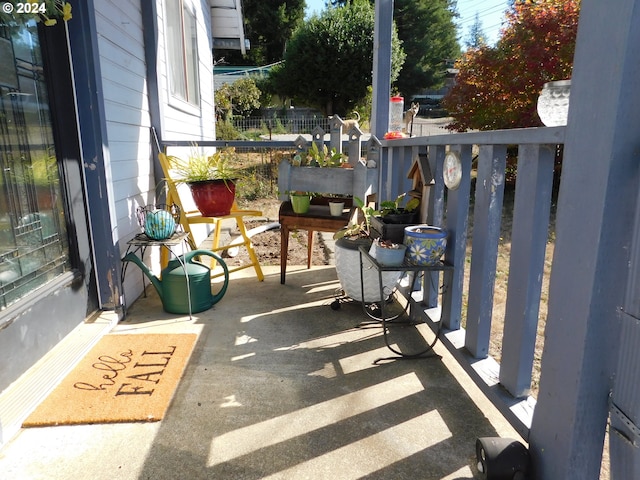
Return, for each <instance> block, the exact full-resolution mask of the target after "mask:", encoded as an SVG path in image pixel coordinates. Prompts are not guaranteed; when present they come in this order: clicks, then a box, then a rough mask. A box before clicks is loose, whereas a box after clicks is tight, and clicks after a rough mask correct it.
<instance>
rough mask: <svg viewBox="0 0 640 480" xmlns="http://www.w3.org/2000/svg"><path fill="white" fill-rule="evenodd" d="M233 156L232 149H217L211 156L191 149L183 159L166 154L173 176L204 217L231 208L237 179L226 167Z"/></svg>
mask: <svg viewBox="0 0 640 480" xmlns="http://www.w3.org/2000/svg"><path fill="white" fill-rule="evenodd" d="M234 155H235V151H234V149H224V150H218V151H217V152H215V153H214V154H213V155H206V154H204V153H201V152H198V151H197V150H195V149H194V150H193V151H192V152H191V155H189V158H187V159H186V160H183V159H181V158H178V157H170V162H171V165H172V167H173V169H174V170H175V172H176V176H177V177H178V178H179V179H180V181H181V182H184V183H186V184H187V185H189V188H190V190H191V195H192V196H193V201H194V202H195V204H196V207H197V208H198V210H199V211H200V213H202V215H204V216H205V217H221V216H224V215H229V212H230V211H231V207H232V206H233V203H234V201H235V194H236V184H235V182H236V180H237V178H238V173H237V172H236V170H235V169H234V168H232V167H231V166H230V162H231V160H232V159H233V158H234Z"/></svg>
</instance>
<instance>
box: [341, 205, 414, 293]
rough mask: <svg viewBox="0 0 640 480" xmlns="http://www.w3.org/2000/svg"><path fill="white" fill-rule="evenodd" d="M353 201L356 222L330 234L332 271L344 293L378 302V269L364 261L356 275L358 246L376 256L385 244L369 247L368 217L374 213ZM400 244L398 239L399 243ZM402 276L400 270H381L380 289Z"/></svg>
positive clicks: (384, 289) (371, 209)
mask: <svg viewBox="0 0 640 480" xmlns="http://www.w3.org/2000/svg"><path fill="white" fill-rule="evenodd" d="M353 203H354V204H355V205H356V207H357V208H358V209H359V211H360V217H361V219H360V221H356V222H352V223H350V224H349V225H347V227H345V228H343V229H342V230H339V231H338V232H336V233H335V234H334V237H333V238H334V239H335V240H336V242H335V249H336V251H335V263H336V274H337V276H338V280H339V281H340V286H341V287H342V290H343V291H344V293H345V295H347V296H348V297H350V298H352V299H354V300H356V301H361V300H362V301H364V302H365V303H374V302H380V301H382V300H383V299H381V298H380V284H379V278H378V272H377V271H376V270H375V269H373V268H370V266H369V265H367V264H366V261H365V262H364V263H363V265H362V267H363V268H362V277H361V274H360V251H359V248H360V247H365V248H367V249H369V252H370V254H371V255H372V256H373V257H374V258H376V260H377V258H378V254H377V252H376V249H377V248H386V246H387V244H380V243H378V244H377V245H376V246H373V239H372V238H371V235H370V220H371V218H372V216H373V215H374V214H375V213H376V210H375V209H374V208H373V207H370V206H365V204H364V202H363V201H362V200H361V199H360V198H358V197H354V199H353ZM400 243H402V242H400ZM401 276H402V272H400V271H397V272H395V271H391V272H382V284H383V291H384V292H389V293H390V292H391V290H393V288H394V287H395V284H396V283H397V281H398V280H399V279H400V277H401Z"/></svg>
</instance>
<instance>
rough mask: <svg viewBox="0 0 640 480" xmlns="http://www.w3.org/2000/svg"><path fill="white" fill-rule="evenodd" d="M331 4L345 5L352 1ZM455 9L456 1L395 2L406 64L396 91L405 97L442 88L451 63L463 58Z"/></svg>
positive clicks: (397, 82) (398, 80)
mask: <svg viewBox="0 0 640 480" xmlns="http://www.w3.org/2000/svg"><path fill="white" fill-rule="evenodd" d="M331 3H332V5H345V4H348V3H349V0H333V1H332V2H331ZM370 3H371V4H372V5H373V4H375V0H370ZM455 7H456V0H395V2H394V6H393V18H394V20H395V24H396V26H397V29H398V38H399V39H400V41H401V42H402V49H403V50H404V53H405V55H406V61H405V63H404V65H403V66H402V69H401V70H400V73H399V75H398V79H397V80H396V82H395V84H394V89H395V90H397V91H399V92H401V93H402V94H403V95H404V96H405V97H408V98H410V97H411V96H412V95H414V94H416V93H418V92H420V91H422V90H425V89H436V88H439V87H441V86H442V84H443V82H444V75H445V72H446V65H447V62H448V61H449V62H450V61H451V60H453V59H455V58H458V56H459V55H460V46H459V45H458V40H457V33H456V26H455V24H454V22H453V19H454V17H455V16H456V13H455Z"/></svg>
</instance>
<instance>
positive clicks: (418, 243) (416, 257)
mask: <svg viewBox="0 0 640 480" xmlns="http://www.w3.org/2000/svg"><path fill="white" fill-rule="evenodd" d="M404 244H405V245H406V246H407V260H408V261H409V263H412V264H413V265H420V266H433V265H436V264H437V263H438V262H439V261H440V257H442V255H443V254H444V250H445V248H446V247H447V231H446V230H444V229H442V228H439V227H434V226H431V225H411V226H410V227H405V229H404Z"/></svg>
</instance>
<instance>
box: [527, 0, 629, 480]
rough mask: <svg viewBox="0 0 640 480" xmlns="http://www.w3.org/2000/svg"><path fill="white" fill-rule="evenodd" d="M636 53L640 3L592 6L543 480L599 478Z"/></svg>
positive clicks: (566, 169)
mask: <svg viewBox="0 0 640 480" xmlns="http://www.w3.org/2000/svg"><path fill="white" fill-rule="evenodd" d="M637 45H640V0H615V1H614V2H613V3H611V2H601V1H599V0H583V1H582V7H581V13H580V23H579V28H578V39H577V44H576V53H575V57H574V66H573V77H572V81H571V104H570V108H569V121H568V124H567V131H566V137H565V156H564V164H563V173H562V184H561V187H560V196H559V201H558V217H557V229H556V232H557V237H556V246H555V253H554V261H553V271H552V273H551V280H550V293H549V314H548V319H547V326H546V332H545V338H546V340H545V347H544V352H543V356H542V372H541V381H540V394H539V396H538V403H537V405H536V410H535V413H534V416H533V423H532V427H531V434H530V438H529V441H530V447H531V453H532V457H533V459H534V465H535V469H536V471H535V473H534V477H533V478H538V479H576V480H577V479H585V478H598V472H599V470H600V463H601V453H602V447H603V440H604V435H605V427H606V423H607V414H608V404H607V402H608V397H609V392H610V390H611V386H612V385H611V384H612V377H613V376H614V374H615V373H616V372H615V366H616V360H617V355H618V350H619V332H620V313H619V312H620V310H621V309H622V307H623V305H624V293H625V290H626V283H627V277H628V275H629V262H630V250H631V248H630V247H631V241H632V234H633V219H634V218H635V208H636V200H637V198H638V196H637V195H638V194H637V192H638V189H639V186H640V181H639V178H640V154H639V153H638V147H639V140H638V132H639V131H640V89H638V88H637V82H638V78H640V53H639V52H638V49H637ZM636 293H637V292H636ZM636 368H637V366H636ZM636 372H637V369H636Z"/></svg>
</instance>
